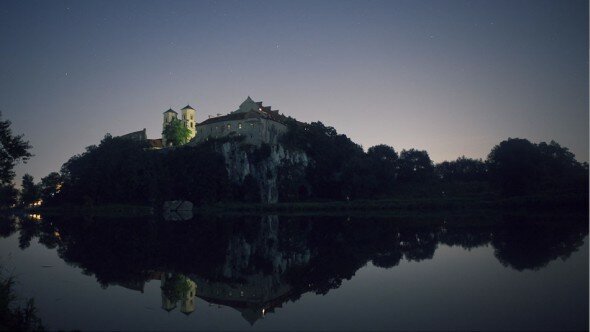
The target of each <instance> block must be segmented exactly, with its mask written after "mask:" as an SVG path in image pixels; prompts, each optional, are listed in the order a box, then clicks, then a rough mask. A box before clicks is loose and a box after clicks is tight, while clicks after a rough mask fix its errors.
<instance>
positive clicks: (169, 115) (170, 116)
mask: <svg viewBox="0 0 590 332" xmlns="http://www.w3.org/2000/svg"><path fill="white" fill-rule="evenodd" d="M174 119H178V113H176V112H175V111H173V110H172V109H169V110H167V111H166V112H164V122H163V124H162V132H163V131H164V129H165V128H166V126H167V125H169V124H170V122H172V120H174ZM162 145H163V146H168V145H167V144H166V137H164V135H162Z"/></svg>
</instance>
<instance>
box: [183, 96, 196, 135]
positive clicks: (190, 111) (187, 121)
mask: <svg viewBox="0 0 590 332" xmlns="http://www.w3.org/2000/svg"><path fill="white" fill-rule="evenodd" d="M181 112H182V124H183V125H184V126H185V127H186V128H188V130H190V132H191V134H190V135H189V137H188V141H190V140H191V139H192V138H193V137H195V135H196V134H197V118H196V112H197V111H196V110H195V109H194V108H192V107H191V105H186V106H185V107H183V108H182V110H181Z"/></svg>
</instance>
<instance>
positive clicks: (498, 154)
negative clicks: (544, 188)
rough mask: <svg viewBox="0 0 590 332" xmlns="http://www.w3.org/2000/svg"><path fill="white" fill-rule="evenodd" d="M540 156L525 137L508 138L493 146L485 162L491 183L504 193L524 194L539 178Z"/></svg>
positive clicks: (534, 146)
mask: <svg viewBox="0 0 590 332" xmlns="http://www.w3.org/2000/svg"><path fill="white" fill-rule="evenodd" d="M541 159H542V156H541V153H540V152H539V149H538V148H537V146H536V145H535V144H533V143H531V142H529V141H528V140H526V139H521V138H508V140H506V141H502V142H500V144H498V145H496V146H494V148H492V151H491V152H490V154H489V155H488V159H487V164H488V169H489V172H490V176H491V180H492V183H493V184H495V185H496V186H498V187H499V188H500V189H501V190H502V191H503V192H504V193H505V194H510V195H512V194H525V193H527V192H530V191H531V190H533V189H534V187H535V186H536V184H538V183H539V179H540V174H541V173H540V170H541V169H540V167H539V164H540V162H541Z"/></svg>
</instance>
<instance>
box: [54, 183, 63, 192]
mask: <svg viewBox="0 0 590 332" xmlns="http://www.w3.org/2000/svg"><path fill="white" fill-rule="evenodd" d="M61 186H62V184H61V183H58V184H57V186H55V192H56V193H58V192H59V191H60V190H61Z"/></svg>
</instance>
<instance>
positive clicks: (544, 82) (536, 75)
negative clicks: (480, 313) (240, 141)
mask: <svg viewBox="0 0 590 332" xmlns="http://www.w3.org/2000/svg"><path fill="white" fill-rule="evenodd" d="M0 45H1V51H0V110H1V111H2V115H3V119H9V120H11V121H12V122H13V130H14V131H15V132H16V133H23V134H25V136H26V138H27V139H28V140H29V141H30V142H31V144H32V145H33V146H34V149H33V150H32V152H33V153H34V154H35V157H34V158H33V159H31V161H29V163H28V164H26V165H21V166H19V168H18V169H17V179H16V181H17V182H18V183H20V177H21V176H22V175H23V174H24V173H25V172H28V173H30V174H32V175H33V176H34V177H35V179H36V180H37V181H38V180H39V179H40V178H41V177H43V176H45V175H47V174H48V173H49V172H51V171H57V170H59V168H60V167H61V165H62V164H63V163H64V162H65V161H67V160H68V158H70V157H71V156H72V155H74V154H78V153H81V152H83V151H84V148H85V147H86V146H88V145H91V144H97V143H98V142H99V141H100V140H101V139H102V137H103V136H104V135H105V134H106V133H111V134H113V135H115V136H116V135H122V134H125V133H128V132H131V131H136V130H141V129H143V128H147V132H148V137H149V138H159V137H161V126H162V112H163V111H165V110H166V109H168V108H170V107H172V108H173V109H175V110H179V109H180V108H182V107H183V106H185V105H186V104H190V105H191V106H193V107H194V108H195V109H197V121H199V122H200V121H203V120H204V119H206V118H207V116H208V115H210V114H211V115H215V114H217V113H222V114H225V113H228V112H230V111H233V110H235V109H237V108H238V106H239V104H240V103H241V102H242V101H243V100H244V99H245V98H246V97H247V96H248V95H250V96H252V98H253V99H255V100H256V101H263V103H264V105H272V106H273V108H274V109H279V110H280V111H281V112H282V113H284V114H286V115H291V116H293V117H295V118H297V119H298V120H301V121H305V122H311V121H322V122H323V123H324V124H326V125H330V126H333V127H335V128H336V129H337V130H338V132H339V133H344V134H346V135H348V136H349V137H350V138H351V139H352V140H353V141H355V142H357V143H359V144H361V145H362V146H363V147H364V148H365V149H367V148H369V147H371V146H373V145H376V144H380V143H384V144H388V145H391V146H393V147H394V148H395V149H396V150H397V151H398V152H399V151H401V150H402V149H404V148H405V149H409V148H418V149H425V150H427V151H428V152H429V154H430V156H431V158H432V159H433V160H434V161H435V162H440V161H443V160H453V159H456V158H457V157H459V156H461V155H465V156H467V157H472V158H484V159H485V157H486V156H487V154H488V153H489V151H490V149H491V148H492V147H493V146H494V145H496V144H498V143H499V142H500V141H501V140H504V139H507V138H508V137H520V138H527V139H529V140H531V141H533V142H540V141H550V140H551V139H554V140H556V141H557V142H559V143H560V144H562V145H564V146H566V147H569V148H570V149H571V151H572V152H574V153H575V154H576V156H577V158H578V160H580V161H587V160H588V121H589V120H588V94H589V86H588V2H587V1H537V0H535V1H440V0H436V1H321V2H319V1H318V2H316V1H309V2H305V1H260V2H259V1H236V2H229V1H202V2H201V1H180V2H170V1H153V2H152V1H101V2H90V1H84V2H78V1H71V2H70V1H39V2H28V1H20V0H19V1H2V2H0Z"/></svg>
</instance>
